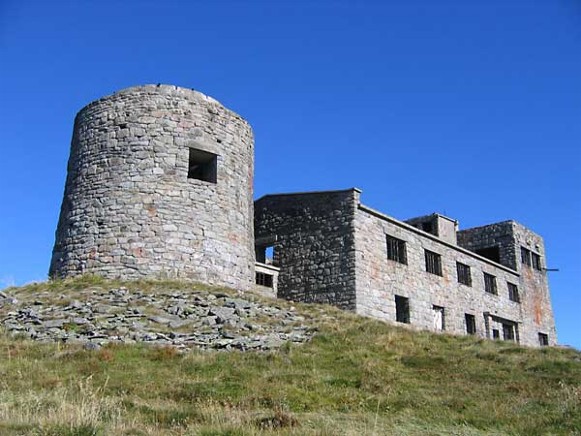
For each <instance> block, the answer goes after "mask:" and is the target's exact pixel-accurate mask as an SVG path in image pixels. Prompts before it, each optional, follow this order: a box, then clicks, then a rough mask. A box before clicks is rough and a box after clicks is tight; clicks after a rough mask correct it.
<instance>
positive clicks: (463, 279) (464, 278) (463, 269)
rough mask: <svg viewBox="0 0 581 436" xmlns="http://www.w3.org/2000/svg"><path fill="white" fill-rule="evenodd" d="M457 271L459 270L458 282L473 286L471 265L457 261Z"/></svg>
mask: <svg viewBox="0 0 581 436" xmlns="http://www.w3.org/2000/svg"><path fill="white" fill-rule="evenodd" d="M456 271H457V272H458V283H462V284H464V285H466V286H472V275H471V274H470V267H469V266H468V265H464V264H463V263H460V262H456Z"/></svg>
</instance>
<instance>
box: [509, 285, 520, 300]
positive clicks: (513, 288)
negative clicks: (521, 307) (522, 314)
mask: <svg viewBox="0 0 581 436" xmlns="http://www.w3.org/2000/svg"><path fill="white" fill-rule="evenodd" d="M508 299H509V300H510V301H515V302H517V303H520V295H519V294H518V286H517V285H515V284H514V283H508Z"/></svg>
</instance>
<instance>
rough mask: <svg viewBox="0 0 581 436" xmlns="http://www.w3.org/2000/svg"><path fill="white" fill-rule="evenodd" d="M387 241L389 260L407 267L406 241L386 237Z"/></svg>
mask: <svg viewBox="0 0 581 436" xmlns="http://www.w3.org/2000/svg"><path fill="white" fill-rule="evenodd" d="M385 237H386V240H387V258H388V259H389V260H394V261H396V262H399V263H403V264H405V265H407V263H408V262H407V253H406V247H405V241H402V240H401V239H397V238H394V237H393V236H389V235H385Z"/></svg>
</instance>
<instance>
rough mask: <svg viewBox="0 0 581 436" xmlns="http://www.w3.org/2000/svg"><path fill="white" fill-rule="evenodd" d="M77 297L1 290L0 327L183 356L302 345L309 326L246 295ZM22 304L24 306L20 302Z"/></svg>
mask: <svg viewBox="0 0 581 436" xmlns="http://www.w3.org/2000/svg"><path fill="white" fill-rule="evenodd" d="M74 297H75V298H71V297H70V296H67V295H64V294H58V293H57V294H55V293H54V292H51V291H44V292H40V293H36V294H34V295H32V294H30V295H27V294H23V295H21V294H18V293H16V295H14V296H13V295H10V294H9V293H8V292H0V328H3V329H4V330H5V331H6V332H8V334H11V335H14V336H22V337H26V338H30V339H33V340H37V341H44V342H66V343H80V344H83V345H84V347H85V348H86V349H98V348H100V347H101V346H103V345H105V344H107V343H124V344H130V343H147V344H153V345H157V346H173V347H177V348H178V349H180V350H183V351H186V350H189V349H192V348H198V349H203V350H210V349H214V350H241V351H247V350H254V351H266V350H272V349H276V348H279V347H281V346H282V345H283V344H285V343H287V342H295V343H301V342H305V341H308V340H309V339H310V338H311V337H312V336H313V334H314V331H315V329H314V328H313V327H309V326H307V325H306V323H305V317H304V316H302V315H299V314H298V313H297V312H296V311H295V309H294V307H290V308H284V307H283V306H282V305H279V304H277V302H275V301H273V302H272V303H270V304H267V303H264V302H261V301H260V300H258V299H256V298H255V297H254V296H252V295H249V294H242V295H234V294H232V295H229V294H227V293H222V292H219V291H202V290H188V291H184V290H179V291H168V292H149V291H148V292H143V291H139V290H136V291H132V290H129V289H127V288H124V287H120V288H116V289H110V290H107V289H103V288H92V289H91V288H89V289H86V290H84V291H83V292H79V293H77V292H75V294H74ZM20 300H22V301H20Z"/></svg>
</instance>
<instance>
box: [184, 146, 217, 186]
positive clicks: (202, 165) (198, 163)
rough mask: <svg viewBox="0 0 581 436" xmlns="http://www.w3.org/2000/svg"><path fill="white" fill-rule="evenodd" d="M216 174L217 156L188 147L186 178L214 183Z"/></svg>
mask: <svg viewBox="0 0 581 436" xmlns="http://www.w3.org/2000/svg"><path fill="white" fill-rule="evenodd" d="M217 176H218V156H217V155H215V154H214V153H209V152H207V151H203V150H198V149H195V148H190V156H189V160H188V179H198V180H203V181H204V182H210V183H216V182H217Z"/></svg>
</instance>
